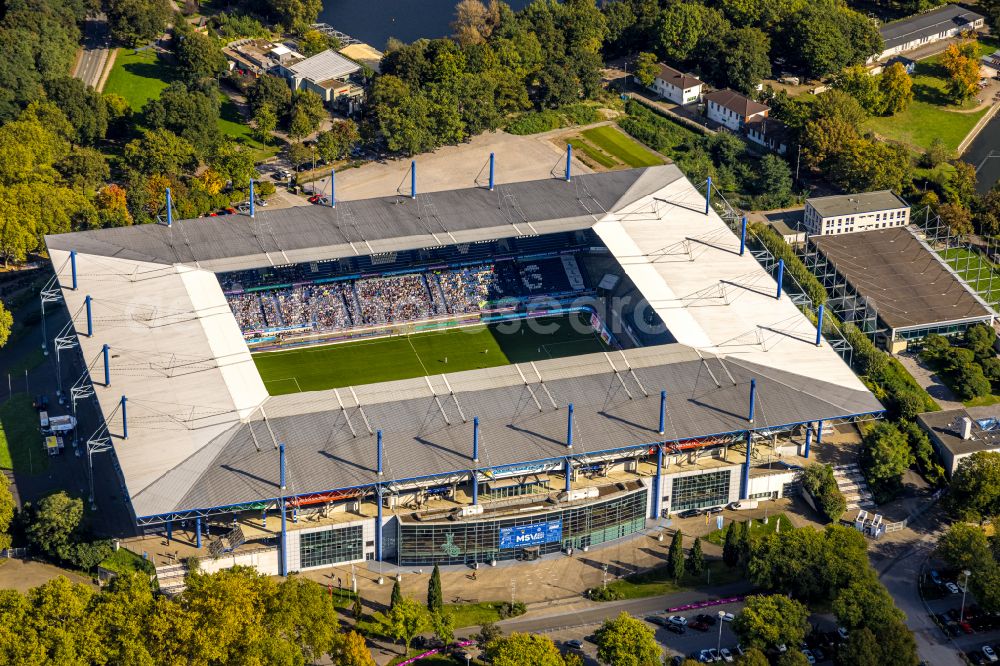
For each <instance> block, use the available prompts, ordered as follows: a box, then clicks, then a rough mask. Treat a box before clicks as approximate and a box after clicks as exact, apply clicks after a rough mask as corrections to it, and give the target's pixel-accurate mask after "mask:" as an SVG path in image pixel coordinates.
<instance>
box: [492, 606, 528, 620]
mask: <svg viewBox="0 0 1000 666" xmlns="http://www.w3.org/2000/svg"><path fill="white" fill-rule="evenodd" d="M527 612H528V607H527V606H525V605H524V602H523V601H515V602H514V603H510V602H509V601H505V602H503V603H502V604H500V607H499V608H498V609H497V614H498V615H499V616H500V619H501V620H506V619H507V618H509V617H517V616H518V615H524V614H525V613H527Z"/></svg>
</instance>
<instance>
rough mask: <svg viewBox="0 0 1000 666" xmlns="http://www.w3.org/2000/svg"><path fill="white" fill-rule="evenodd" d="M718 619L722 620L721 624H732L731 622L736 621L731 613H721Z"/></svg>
mask: <svg viewBox="0 0 1000 666" xmlns="http://www.w3.org/2000/svg"><path fill="white" fill-rule="evenodd" d="M719 619H720V620H722V621H723V622H732V621H733V620H735V619H736V616H735V615H733V614H732V613H723V614H722V615H720V616H719Z"/></svg>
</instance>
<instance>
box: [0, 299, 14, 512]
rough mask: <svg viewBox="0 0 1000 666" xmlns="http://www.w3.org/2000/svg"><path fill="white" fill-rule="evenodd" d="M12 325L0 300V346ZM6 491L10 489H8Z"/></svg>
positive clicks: (9, 316)
mask: <svg viewBox="0 0 1000 666" xmlns="http://www.w3.org/2000/svg"><path fill="white" fill-rule="evenodd" d="M12 326H14V316H13V315H11V313H10V310H8V309H7V306H5V305H4V304H3V302H2V301H0V347H3V346H4V345H5V344H7V340H8V339H10V329H11V327H12ZM8 492H10V491H9V490H8Z"/></svg>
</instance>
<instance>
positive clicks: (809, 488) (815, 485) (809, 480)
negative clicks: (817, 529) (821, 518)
mask: <svg viewBox="0 0 1000 666" xmlns="http://www.w3.org/2000/svg"><path fill="white" fill-rule="evenodd" d="M802 487H803V488H804V489H805V490H806V492H808V493H809V494H810V495H812V497H813V499H814V500H816V507H817V508H818V509H819V510H820V511H821V512H822V513H823V514H824V515H825V516H826V517H827V519H828V520H830V521H832V522H836V521H838V520H840V517H841V516H842V515H844V511H846V510H847V500H846V499H844V494H843V493H841V492H840V488H838V487H837V480H836V479H835V478H834V477H833V467H831V466H830V465H820V464H818V463H813V464H811V465H809V466H808V467H806V469H805V471H804V472H802Z"/></svg>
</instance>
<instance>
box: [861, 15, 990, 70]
mask: <svg viewBox="0 0 1000 666" xmlns="http://www.w3.org/2000/svg"><path fill="white" fill-rule="evenodd" d="M984 23H985V18H984V17H983V16H982V15H981V14H977V13H976V12H974V11H972V10H971V9H966V8H965V7H962V6H960V5H952V4H949V5H942V6H941V7H935V8H934V9H931V10H929V11H926V12H922V13H920V14H914V15H913V16H908V17H906V18H904V19H900V20H898V21H892V22H890V23H886V24H884V25H882V26H881V27H880V28H879V33H881V35H882V41H883V42H885V47H884V48H883V50H882V53H881V54H879V55H878V56H875V57H873V58H872V60H884V59H886V58H889V57H891V56H894V55H896V54H898V53H905V52H906V51H912V50H913V49H915V48H918V47H920V46H925V45H927V44H931V43H933V42H937V41H940V40H942V39H948V38H949V37H955V36H957V35H960V34H961V33H963V32H967V31H970V30H978V29H979V28H982V27H983V24H984Z"/></svg>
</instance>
